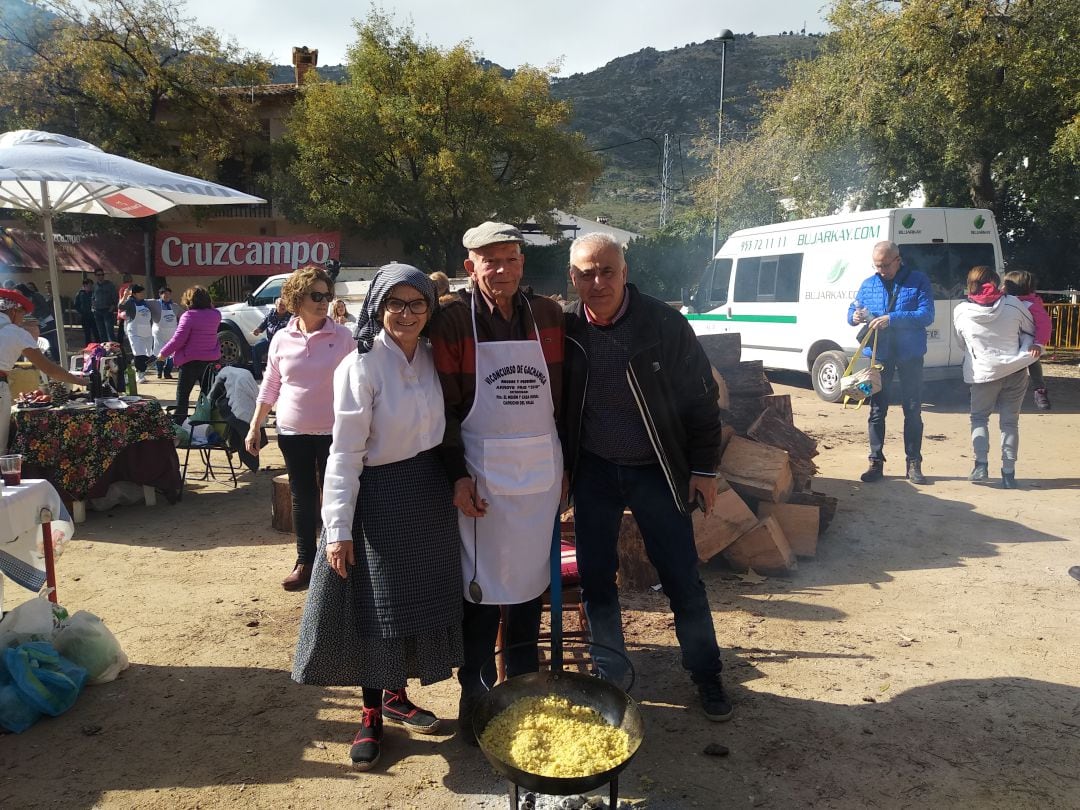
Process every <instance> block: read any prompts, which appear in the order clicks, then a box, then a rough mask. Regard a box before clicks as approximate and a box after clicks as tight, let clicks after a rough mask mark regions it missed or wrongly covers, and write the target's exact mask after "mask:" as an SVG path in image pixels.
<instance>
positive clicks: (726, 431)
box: [720, 423, 735, 455]
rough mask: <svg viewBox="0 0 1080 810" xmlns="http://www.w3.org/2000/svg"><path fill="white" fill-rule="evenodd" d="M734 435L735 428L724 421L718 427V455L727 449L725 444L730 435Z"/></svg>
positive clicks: (729, 439)
mask: <svg viewBox="0 0 1080 810" xmlns="http://www.w3.org/2000/svg"><path fill="white" fill-rule="evenodd" d="M734 435H735V428H733V427H732V426H731V425H729V424H727V423H725V424H724V426H723V427H722V428H720V455H724V450H726V449H727V444H728V442H729V441H731V437H732V436H734Z"/></svg>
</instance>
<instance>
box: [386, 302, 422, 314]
mask: <svg viewBox="0 0 1080 810" xmlns="http://www.w3.org/2000/svg"><path fill="white" fill-rule="evenodd" d="M385 306H386V311H387V312H389V313H390V314H391V315H400V314H401V313H402V312H404V311H405V310H406V308H407V309H408V310H409V312H411V313H412V314H413V315H423V314H424V313H425V312H427V311H428V302H427V299H426V298H414V299H413V300H412V301H402V300H401V299H400V298H387V299H386V304H385Z"/></svg>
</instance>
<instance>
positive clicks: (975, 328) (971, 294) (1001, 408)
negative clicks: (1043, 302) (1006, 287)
mask: <svg viewBox="0 0 1080 810" xmlns="http://www.w3.org/2000/svg"><path fill="white" fill-rule="evenodd" d="M1000 283H1001V281H1000V279H999V278H998V275H997V273H995V272H994V271H993V270H991V269H990V268H989V267H985V266H980V267H973V268H972V269H971V271H970V272H969V273H968V276H967V293H968V295H967V300H966V301H964V302H962V303H960V304H959V305H958V306H957V307H956V309H955V310H953V329H955V330H956V335H957V337H959V338H960V342H961V343H962V344H963V345H964V350H965V352H966V354H965V355H964V382H966V383H969V384H970V385H971V444H972V447H973V449H974V450H975V468H974V469H973V470H972V471H971V475H969V476H968V480H970V481H975V482H982V481H986V480H987V479H988V478H989V471H988V467H989V463H988V461H987V458H988V456H989V453H990V429H989V423H990V414H991V413H992V412H994V411H995V410H996V411H997V412H998V426H999V428H1000V429H1001V486H1002V487H1004V488H1005V489H1015V488H1016V455H1017V450H1018V448H1019V446H1020V406H1021V405H1023V402H1024V395H1025V394H1026V393H1027V386H1028V374H1027V367H1028V366H1030V365H1031V364H1032V363H1034V362H1035V361H1036V360H1038V359H1039V354H1040V353H1041V349H1040V348H1039V347H1038V346H1037V345H1036V344H1035V324H1034V321H1033V320H1032V318H1031V312H1030V311H1029V310H1028V308H1027V306H1026V305H1025V304H1024V302H1023V301H1021V300H1020V299H1018V298H1016V297H1014V296H1012V295H1005V294H1004V293H1003V292H1002V291H1001V290H1000V289H998V287H999V286H1000Z"/></svg>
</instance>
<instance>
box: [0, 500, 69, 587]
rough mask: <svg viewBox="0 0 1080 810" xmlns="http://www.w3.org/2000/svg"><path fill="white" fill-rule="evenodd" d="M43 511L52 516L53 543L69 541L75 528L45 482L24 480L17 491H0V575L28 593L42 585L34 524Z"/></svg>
mask: <svg viewBox="0 0 1080 810" xmlns="http://www.w3.org/2000/svg"><path fill="white" fill-rule="evenodd" d="M43 508H48V509H49V510H51V511H52V514H53V518H54V519H53V522H52V524H51V526H52V534H53V538H54V542H64V541H66V540H70V539H71V537H72V535H73V534H74V533H75V526H74V524H73V523H72V522H71V516H70V515H69V514H68V512H67V510H66V509H65V508H64V504H63V502H62V501H61V500H60V496H59V494H57V492H56V490H55V489H53V486H52V484H50V483H49V482H48V481H45V480H42V479H24V480H23V482H22V484H20V485H19V486H17V487H11V486H5V487H4V488H3V489H0V573H2V574H4V575H6V576H8V577H10V578H11V579H12V580H13V581H14V582H16V583H18V584H19V585H22V586H23V587H24V588H29V589H30V590H32V591H39V590H41V586H42V585H44V584H45V556H44V549H43V548H42V544H41V543H42V541H41V526H40V525H39V524H38V520H39V516H40V514H41V510H42V509H43ZM2 598H3V577H2V576H0V600H2ZM0 604H2V602H0Z"/></svg>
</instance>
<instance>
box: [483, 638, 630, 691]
mask: <svg viewBox="0 0 1080 810" xmlns="http://www.w3.org/2000/svg"><path fill="white" fill-rule="evenodd" d="M563 643H564V644H580V645H581V646H583V647H601V648H603V649H605V650H607V651H608V652H613V653H615V654H616V655H617V656H619V657H620V658H622V659H623V660H624V661H625V662H626V667H627V669H628V670H629V672H630V683H629V684H627V686H626V688H625V689H623V687H622V686H620V685H619V684H615V685H616V686H619V688H620V689H622V690H623V691H624V692H626V694H628V695H629V694H630V690H632V689H633V688H634V684H635V683H637V670H636V669H635V668H634V662H633V661H631V660H630V656H628V655H627V654H626V653H625V652H623V651H622V650H616V649H615V648H614V647H609V646H608V645H607V644H601V643H600V642H599V641H578V640H577V639H572V640H570V641H563ZM532 644H533V642H531V641H519V642H518V643H517V644H507V645H506V646H505V647H501V648H500V649H497V650H495V652H493V653H492V654H491V656H490V657H489V658H487V659H486V660H485V661H484V664H483V666H481V667H480V683H481V684H483V686H484V689H486V690H487V691H489V692H490V691H491V690H492V689H493V688H494V685H488V682H487V681H486V680H484V670H485V669H487V666H488V664H490V663H491V662H493V661H494V660H495V656H497V655H499V654H500V653H504V652H506V651H507V650H513V649H516V648H518V647H528V646H531V645H532ZM552 663H554V661H553V662H552ZM551 671H552V672H561V671H562V670H561V669H559V670H556V669H555V668H554V666H552V670H551Z"/></svg>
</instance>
